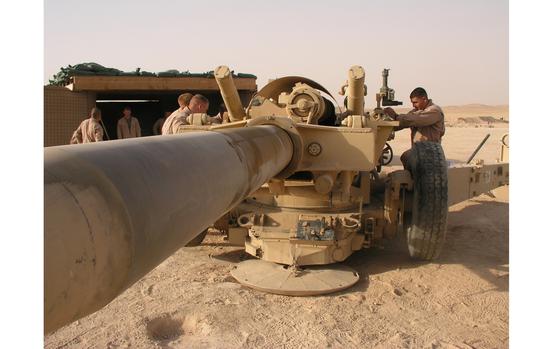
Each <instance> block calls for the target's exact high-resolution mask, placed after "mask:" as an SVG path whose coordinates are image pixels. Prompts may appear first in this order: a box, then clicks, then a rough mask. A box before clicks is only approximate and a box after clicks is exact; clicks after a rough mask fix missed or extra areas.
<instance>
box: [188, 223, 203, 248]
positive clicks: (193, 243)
mask: <svg viewBox="0 0 560 349" xmlns="http://www.w3.org/2000/svg"><path fill="white" fill-rule="evenodd" d="M206 233H208V228H206V229H204V230H203V231H202V233H200V234H198V235H197V236H196V237H195V238H194V239H192V240H191V241H189V242H187V244H186V245H185V247H193V246H199V245H200V244H201V243H202V241H204V238H205V237H206Z"/></svg>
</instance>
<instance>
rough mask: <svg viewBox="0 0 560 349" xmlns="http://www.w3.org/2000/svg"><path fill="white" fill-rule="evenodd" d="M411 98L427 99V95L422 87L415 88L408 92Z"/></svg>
mask: <svg viewBox="0 0 560 349" xmlns="http://www.w3.org/2000/svg"><path fill="white" fill-rule="evenodd" d="M412 97H426V98H428V93H427V92H426V90H424V89H423V88H422V87H417V88H415V89H414V90H412V92H410V98H412Z"/></svg>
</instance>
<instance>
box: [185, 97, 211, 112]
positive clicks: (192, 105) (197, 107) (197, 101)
mask: <svg viewBox="0 0 560 349" xmlns="http://www.w3.org/2000/svg"><path fill="white" fill-rule="evenodd" d="M209 106H210V102H208V98H206V97H204V96H203V95H199V94H196V95H194V96H193V98H191V101H190V102H189V110H190V111H191V112H193V113H206V112H207V111H208V107H209Z"/></svg>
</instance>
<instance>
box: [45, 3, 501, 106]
mask: <svg viewBox="0 0 560 349" xmlns="http://www.w3.org/2000/svg"><path fill="white" fill-rule="evenodd" d="M44 6H45V76H44V81H45V83H47V82H48V79H49V78H51V77H52V75H54V74H56V73H57V72H58V71H59V68H60V67H62V66H67V65H69V64H72V65H73V64H77V63H82V62H97V63H100V64H102V65H105V66H107V67H113V68H118V69H121V70H125V71H130V70H134V69H136V68H137V67H141V68H142V70H147V71H154V72H158V71H163V70H168V69H178V70H181V71H182V70H189V71H191V72H204V71H208V70H213V69H214V68H215V67H216V66H218V65H222V64H224V65H228V66H229V67H230V68H231V69H233V70H235V71H236V72H246V73H253V74H255V75H257V76H258V80H257V84H258V86H259V88H261V87H262V86H264V84H266V82H267V81H268V79H270V78H277V77H282V76H287V75H302V76H306V77H309V78H311V79H314V80H316V81H317V82H319V83H320V84H322V85H323V86H325V87H326V88H327V89H328V90H329V91H331V93H333V95H334V94H336V91H337V90H338V88H339V86H340V84H341V83H342V82H343V81H344V80H345V79H346V76H347V71H348V68H350V66H352V65H361V66H362V67H364V69H365V71H366V84H367V85H368V87H369V91H370V95H368V97H366V98H367V101H366V104H367V105H368V106H371V105H373V103H374V98H375V92H376V91H378V89H379V87H380V85H381V70H382V69H383V68H385V67H387V68H390V69H391V73H390V77H389V84H390V86H391V87H392V88H394V89H395V91H396V98H397V99H399V100H404V101H405V105H406V106H409V105H410V102H409V101H408V95H409V93H410V91H411V90H412V89H413V88H414V87H417V86H423V87H424V88H426V90H427V91H428V94H429V95H430V97H431V98H433V100H434V101H435V102H436V103H438V104H441V105H456V104H468V103H483V104H508V85H509V80H508V70H509V64H508V2H507V1H505V0H470V1H449V0H427V1H426V0H425V1H411V0H393V1H371V0H370V1H365V0H363V1H355V0H345V1H291V0H288V1H225V0H224V1H217V0H215V1H196V2H187V1H176V0H162V1H138V0H137V1H130V0H120V1H106V0H99V1H95V2H76V1H69V0H56V1H52V0H51V1H45V4H44ZM340 100H341V99H339V101H340Z"/></svg>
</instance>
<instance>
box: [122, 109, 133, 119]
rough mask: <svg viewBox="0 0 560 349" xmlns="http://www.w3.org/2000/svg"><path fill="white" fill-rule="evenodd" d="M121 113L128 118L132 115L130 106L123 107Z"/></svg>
mask: <svg viewBox="0 0 560 349" xmlns="http://www.w3.org/2000/svg"><path fill="white" fill-rule="evenodd" d="M123 115H124V117H125V118H127V119H130V117H131V116H132V108H131V107H129V106H126V107H124V109H123Z"/></svg>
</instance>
